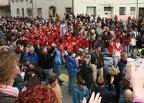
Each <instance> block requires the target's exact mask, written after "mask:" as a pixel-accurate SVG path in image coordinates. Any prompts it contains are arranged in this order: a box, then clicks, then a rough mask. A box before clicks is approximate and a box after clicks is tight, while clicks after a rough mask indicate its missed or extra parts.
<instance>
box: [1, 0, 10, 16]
mask: <svg viewBox="0 0 144 103" xmlns="http://www.w3.org/2000/svg"><path fill="white" fill-rule="evenodd" d="M10 11H11V10H10V0H0V16H10V15H11V13H10Z"/></svg>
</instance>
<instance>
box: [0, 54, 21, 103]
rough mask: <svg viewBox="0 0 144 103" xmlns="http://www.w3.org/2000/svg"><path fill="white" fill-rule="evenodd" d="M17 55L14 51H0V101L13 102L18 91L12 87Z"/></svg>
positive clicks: (16, 70) (16, 68)
mask: <svg viewBox="0 0 144 103" xmlns="http://www.w3.org/2000/svg"><path fill="white" fill-rule="evenodd" d="M17 62H18V57H17V55H16V54H15V53H14V52H0V102H1V103H14V101H15V98H16V97H17V96H18V94H19V91H18V89H17V88H16V87H12V85H13V82H14V78H15V77H16V74H18V71H19V68H18V66H17Z"/></svg>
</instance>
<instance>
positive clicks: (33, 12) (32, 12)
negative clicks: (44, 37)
mask: <svg viewBox="0 0 144 103" xmlns="http://www.w3.org/2000/svg"><path fill="white" fill-rule="evenodd" d="M33 7H34V5H33V0H32V21H33V22H34V10H33Z"/></svg>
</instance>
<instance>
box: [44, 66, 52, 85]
mask: <svg viewBox="0 0 144 103" xmlns="http://www.w3.org/2000/svg"><path fill="white" fill-rule="evenodd" d="M52 71H53V68H51V69H43V73H44V74H45V77H46V85H48V78H49V76H50V75H51V74H52Z"/></svg>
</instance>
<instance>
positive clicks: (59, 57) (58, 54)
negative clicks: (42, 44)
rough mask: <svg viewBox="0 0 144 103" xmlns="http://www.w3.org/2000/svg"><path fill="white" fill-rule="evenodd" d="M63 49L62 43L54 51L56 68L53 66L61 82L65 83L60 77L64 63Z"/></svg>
mask: <svg viewBox="0 0 144 103" xmlns="http://www.w3.org/2000/svg"><path fill="white" fill-rule="evenodd" d="M61 49H62V45H58V47H57V49H56V50H55V53H54V68H53V69H54V73H55V75H56V76H57V77H58V82H59V83H60V84H62V83H63V81H62V80H61V79H60V78H59V76H60V73H61V69H60V66H61V65H62V54H61Z"/></svg>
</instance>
